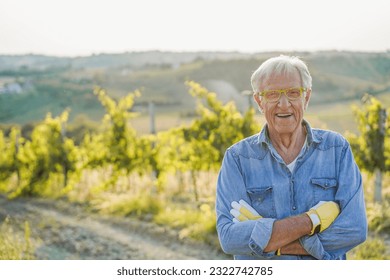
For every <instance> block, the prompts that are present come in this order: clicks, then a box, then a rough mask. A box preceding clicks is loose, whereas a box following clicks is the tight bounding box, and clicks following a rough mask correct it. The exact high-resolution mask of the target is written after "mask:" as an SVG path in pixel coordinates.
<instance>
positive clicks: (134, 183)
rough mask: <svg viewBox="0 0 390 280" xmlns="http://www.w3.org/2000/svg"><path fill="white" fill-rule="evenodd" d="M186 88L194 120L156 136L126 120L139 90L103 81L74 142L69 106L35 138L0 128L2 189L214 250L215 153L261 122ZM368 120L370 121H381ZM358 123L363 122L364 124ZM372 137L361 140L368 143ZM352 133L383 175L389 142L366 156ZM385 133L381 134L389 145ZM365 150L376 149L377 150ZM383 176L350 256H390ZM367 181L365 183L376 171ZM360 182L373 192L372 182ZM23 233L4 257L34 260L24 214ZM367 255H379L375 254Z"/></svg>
mask: <svg viewBox="0 0 390 280" xmlns="http://www.w3.org/2000/svg"><path fill="white" fill-rule="evenodd" d="M186 86H187V87H188V91H189V94H190V95H191V96H192V98H194V99H195V101H196V104H197V110H196V116H195V118H194V120H193V121H192V123H190V124H189V125H183V126H180V127H175V128H171V129H169V130H166V131H161V132H158V133H151V134H143V135H138V134H137V131H136V130H135V129H134V127H132V125H131V120H132V118H134V113H133V112H132V108H133V106H134V102H135V100H136V99H137V98H139V97H140V96H141V94H142V93H141V92H139V91H134V92H132V93H129V94H128V95H126V96H124V97H121V98H117V99H114V98H112V97H110V96H109V94H108V93H107V92H106V91H105V90H104V89H102V88H96V89H95V91H94V94H95V96H96V98H97V99H98V101H99V102H100V104H101V106H102V107H103V108H104V110H105V114H104V117H103V119H102V121H101V124H100V127H99V130H97V131H96V132H95V133H92V132H91V133H89V132H88V133H86V134H85V135H84V137H83V139H82V141H81V142H80V143H79V144H76V143H75V141H74V140H73V139H71V138H69V137H68V136H67V125H68V118H69V114H70V113H71V112H69V111H67V110H65V111H63V112H62V114H60V115H59V116H52V115H51V114H48V115H47V116H46V118H45V119H44V120H43V121H42V122H41V123H39V124H38V125H37V126H35V127H34V129H33V131H32V133H31V139H27V138H24V137H22V135H21V132H20V130H19V129H18V128H16V127H14V128H12V129H11V131H10V133H9V134H8V135H5V134H4V133H3V131H0V192H1V193H2V194H4V195H6V197H7V198H8V199H11V200H12V199H13V200H15V201H16V200H17V199H20V198H23V199H25V198H45V199H47V198H49V199H52V200H61V201H67V202H68V203H71V204H74V205H78V206H80V207H82V208H83V209H84V210H86V211H89V212H90V213H91V214H92V213H93V214H96V215H101V216H112V217H128V218H129V219H133V218H136V219H138V220H140V221H144V222H147V223H153V224H157V225H160V226H164V227H168V228H171V229H173V230H175V231H176V232H177V237H178V238H179V239H180V240H196V241H198V242H202V243H203V244H207V245H209V246H211V247H213V248H218V249H219V245H218V240H217V237H216V230H215V213H214V199H215V181H216V176H217V173H218V169H219V167H220V163H221V160H222V158H223V155H224V152H225V150H226V148H228V147H229V146H230V145H232V144H233V143H235V142H237V141H239V140H241V139H242V138H244V137H247V136H249V135H253V134H255V133H257V132H258V131H259V130H260V127H259V125H258V122H256V121H255V110H254V109H253V108H251V109H249V110H248V111H247V112H246V113H245V114H242V113H240V111H239V110H238V109H237V108H236V106H235V103H234V102H228V103H223V102H221V101H220V100H218V99H217V97H216V94H215V93H213V92H210V91H208V90H207V89H206V88H204V87H202V86H201V85H200V84H198V83H195V82H192V81H189V82H187V83H186ZM189 98H191V97H189ZM373 100H374V99H373ZM372 104H374V105H375V106H376V107H375V106H374V105H372V106H371V107H372V108H371V107H370V108H371V109H370V108H368V109H367V110H368V111H367V112H370V111H369V110H371V111H372V112H374V113H373V114H374V115H375V114H376V113H375V112H377V111H378V104H377V103H375V102H373V103H372ZM379 109H380V108H379ZM375 110H376V111H375ZM378 112H379V111H378ZM360 118H365V117H364V116H360ZM369 121H370V122H372V123H375V122H378V119H377V118H372V119H369ZM361 122H362V121H361ZM359 125H360V126H363V127H365V128H367V126H364V124H363V123H360V124H359ZM375 129H378V128H375V125H374V126H373V127H372V129H369V130H368V131H367V133H371V132H372V131H374V130H375ZM386 130H387V129H386ZM367 133H366V134H367ZM372 135H373V134H372V133H371V134H370V135H369V136H367V137H369V138H370V137H371V138H370V139H371V140H372V139H373V136H372ZM383 135H385V134H383ZM386 135H387V132H386ZM348 137H349V138H350V140H351V143H352V147H353V148H354V153H356V157H357V161H358V163H359V165H360V167H361V168H362V169H363V170H367V172H368V173H370V174H371V173H373V172H374V171H376V170H377V169H376V168H373V169H370V168H366V167H369V166H371V167H375V166H376V165H375V164H376V163H377V162H379V161H381V162H380V164H381V165H380V168H381V169H380V170H381V171H383V173H384V174H385V173H386V170H388V169H389V167H388V166H389V165H390V162H388V160H387V161H386V157H385V156H386V155H387V154H388V149H387V146H390V145H388V144H386V145H387V146H386V147H385V146H383V147H382V148H383V149H387V150H384V151H385V152H383V153H382V154H383V155H384V157H382V158H379V159H378V158H373V159H371V158H370V157H369V154H367V151H368V150H369V149H368V146H367V145H368V144H367V142H364V141H365V140H364V138H362V137H364V135H363V134H362V135H349V136H348ZM387 139H389V138H388V137H387V136H386V143H387V142H388V140H387ZM364 145H366V146H364ZM359 148H360V150H359ZM371 153H372V154H377V150H373V151H372V152H371ZM387 158H389V157H387ZM368 173H367V174H368ZM384 177H385V178H384V182H385V187H384V191H383V193H384V196H383V200H384V201H383V203H382V204H369V208H368V213H369V214H370V215H369V220H370V223H371V224H370V225H371V227H370V229H371V231H372V233H373V234H374V235H373V239H372V240H371V239H370V240H369V241H367V242H366V244H367V245H364V244H363V245H364V246H366V247H364V246H363V247H362V249H361V250H360V251H355V252H353V254H354V255H353V256H354V257H356V258H386V256H387V251H386V246H388V245H387V244H386V239H383V236H384V234H386V233H388V231H389V229H390V226H389V222H390V215H389V211H390V210H389V209H390V207H389V203H388V201H389V196H387V195H386V193H387V191H388V188H386V180H388V179H387V177H386V176H384ZM365 180H366V181H367V182H371V181H372V178H371V177H367V178H366V179H365ZM366 185H367V186H366V188H367V194H368V197H371V194H372V189H373V186H370V183H367V184H366ZM378 207H379V208H378ZM0 218H1V220H4V219H5V222H3V225H2V228H1V232H2V233H4V236H7V234H6V233H7V232H8V235H12V234H10V233H9V232H12V230H11V228H12V225H10V223H9V222H8V220H6V217H3V215H2V213H1V212H0ZM22 231H23V232H24V238H21V239H20V240H21V241H20V243H21V244H24V245H23V246H24V247H23V246H22V245H21V249H20V250H19V251H23V252H24V253H23V254H22V255H21V256H16V253H15V254H11V255H1V254H0V259H1V258H24V259H29V258H34V252H33V251H34V250H33V248H32V245H31V244H30V243H29V240H30V235H31V231H34V230H33V229H31V228H30V225H29V221H28V220H26V221H25V224H24V226H23V227H22ZM377 234H381V235H380V236H379V235H377ZM383 240H384V241H383ZM6 241H7V240H1V237H0V246H2V247H1V248H3V249H2V250H1V251H2V252H4V250H11V249H10V248H12V246H11V247H10V245H9V244H11V243H12V244H19V243H18V242H15V240H11V241H10V242H8V243H7V242H6ZM2 242H3V243H2ZM7 244H8V245H7ZM7 246H8V247H7ZM13 246H16V245H13ZM370 246H371V247H370ZM22 247H23V248H22ZM4 248H5V249H4ZM378 248H379V249H378ZM367 252H369V253H367ZM373 252H376V253H377V252H379V253H377V254H376V255H373ZM370 254H371V255H370ZM122 257H124V258H130V257H129V256H127V255H126V256H122Z"/></svg>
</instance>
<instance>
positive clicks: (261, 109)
mask: <svg viewBox="0 0 390 280" xmlns="http://www.w3.org/2000/svg"><path fill="white" fill-rule="evenodd" d="M253 99H254V100H255V102H256V103H257V105H258V106H259V110H260V111H261V112H262V111H263V104H262V100H261V98H260V96H259V94H258V93H256V92H255V93H253Z"/></svg>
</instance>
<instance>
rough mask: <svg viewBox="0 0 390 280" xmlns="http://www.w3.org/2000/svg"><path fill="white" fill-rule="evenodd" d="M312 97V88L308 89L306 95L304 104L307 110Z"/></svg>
mask: <svg viewBox="0 0 390 280" xmlns="http://www.w3.org/2000/svg"><path fill="white" fill-rule="evenodd" d="M310 97H311V88H308V89H307V90H306V95H305V104H304V108H305V110H306V109H307V106H309V101H310Z"/></svg>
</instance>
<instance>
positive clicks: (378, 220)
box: [367, 200, 390, 233]
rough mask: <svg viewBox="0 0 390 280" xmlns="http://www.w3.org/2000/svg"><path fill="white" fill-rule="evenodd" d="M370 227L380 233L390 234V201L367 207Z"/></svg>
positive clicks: (371, 204)
mask: <svg viewBox="0 0 390 280" xmlns="http://www.w3.org/2000/svg"><path fill="white" fill-rule="evenodd" d="M367 218H368V227H369V229H370V230H371V231H374V232H378V233H389V232H390V201H389V200H386V201H383V203H381V204H379V203H370V204H368V205H367Z"/></svg>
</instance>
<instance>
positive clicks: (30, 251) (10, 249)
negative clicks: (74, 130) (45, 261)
mask: <svg viewBox="0 0 390 280" xmlns="http://www.w3.org/2000/svg"><path fill="white" fill-rule="evenodd" d="M30 238H31V230H30V226H29V223H28V222H27V221H26V222H25V223H24V236H22V235H21V234H19V232H15V229H14V227H13V226H12V224H11V220H10V218H9V217H7V218H6V219H5V221H3V223H2V224H1V225H0V260H31V259H34V246H33V245H32V242H31V240H30Z"/></svg>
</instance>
